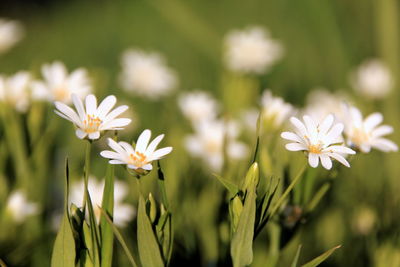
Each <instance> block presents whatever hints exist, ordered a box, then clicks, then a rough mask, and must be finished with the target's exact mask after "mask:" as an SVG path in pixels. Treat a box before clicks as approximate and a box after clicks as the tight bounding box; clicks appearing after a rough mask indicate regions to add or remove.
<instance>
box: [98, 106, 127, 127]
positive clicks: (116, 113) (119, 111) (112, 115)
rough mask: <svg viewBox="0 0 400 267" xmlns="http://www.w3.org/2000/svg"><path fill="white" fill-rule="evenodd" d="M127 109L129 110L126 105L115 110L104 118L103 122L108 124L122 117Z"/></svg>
mask: <svg viewBox="0 0 400 267" xmlns="http://www.w3.org/2000/svg"><path fill="white" fill-rule="evenodd" d="M127 109H128V106H126V105H123V106H119V107H117V108H115V109H114V110H113V111H111V112H110V113H108V115H107V116H106V117H105V118H104V120H103V121H104V123H107V122H109V121H111V120H113V119H115V118H116V117H118V116H119V115H121V114H122V113H123V112H125V111H126V110H127Z"/></svg>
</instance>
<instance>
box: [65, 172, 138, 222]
mask: <svg viewBox="0 0 400 267" xmlns="http://www.w3.org/2000/svg"><path fill="white" fill-rule="evenodd" d="M104 184H105V181H104V180H102V181H98V180H97V179H96V178H94V177H89V181H88V191H89V194H90V198H91V200H92V204H93V210H94V214H95V216H96V219H97V222H99V220H100V215H101V211H100V209H99V207H101V206H102V200H103V192H104ZM84 191H85V186H84V182H83V180H81V181H76V182H74V183H73V184H72V185H71V189H70V196H69V201H70V203H74V204H75V205H77V206H79V205H80V203H82V200H83V195H84ZM127 195H128V185H127V184H126V183H124V182H121V181H118V180H116V181H115V183H114V216H113V218H114V223H115V224H116V225H117V226H120V227H124V226H126V225H127V224H128V222H129V221H130V220H131V219H132V218H133V216H135V213H136V211H135V209H134V208H133V207H132V206H131V205H128V204H123V200H124V198H125V197H126V196H127Z"/></svg>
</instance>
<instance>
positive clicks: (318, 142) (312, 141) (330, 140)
mask: <svg viewBox="0 0 400 267" xmlns="http://www.w3.org/2000/svg"><path fill="white" fill-rule="evenodd" d="M303 120H304V123H303V122H301V121H300V120H298V119H297V118H295V117H292V118H290V121H291V123H292V124H293V125H294V126H295V132H294V133H293V132H283V133H282V134H281V137H282V138H284V139H286V140H289V141H292V142H294V143H289V144H286V149H287V150H290V151H306V152H308V163H309V164H310V166H311V167H313V168H316V167H317V166H318V164H319V161H321V164H322V166H323V167H324V168H325V169H327V170H329V169H331V168H332V160H331V158H332V159H335V160H337V161H339V162H340V163H342V164H343V165H345V166H346V167H350V164H349V163H348V162H347V160H346V159H345V158H344V157H343V155H345V154H355V153H356V152H354V151H353V150H352V149H350V148H348V147H346V146H344V145H338V143H339V142H340V141H339V140H341V139H342V136H341V135H342V132H343V128H344V126H343V124H342V123H337V124H334V123H333V122H334V117H333V115H328V116H327V117H326V118H325V119H324V120H323V122H322V123H321V124H318V123H315V122H314V120H313V119H312V118H311V117H310V116H304V117H303Z"/></svg>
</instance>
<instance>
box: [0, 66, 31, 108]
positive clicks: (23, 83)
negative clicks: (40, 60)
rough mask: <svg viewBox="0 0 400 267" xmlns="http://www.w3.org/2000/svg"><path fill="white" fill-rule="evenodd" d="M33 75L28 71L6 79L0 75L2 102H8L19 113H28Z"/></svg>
mask: <svg viewBox="0 0 400 267" xmlns="http://www.w3.org/2000/svg"><path fill="white" fill-rule="evenodd" d="M30 83H31V75H30V73H29V72H27V71H19V72H17V73H16V74H14V75H12V76H9V77H5V76H2V75H0V102H6V103H8V104H9V105H11V106H12V107H14V108H15V109H16V110H17V111H18V112H26V111H27V110H28V107H29V104H30V92H29V89H30Z"/></svg>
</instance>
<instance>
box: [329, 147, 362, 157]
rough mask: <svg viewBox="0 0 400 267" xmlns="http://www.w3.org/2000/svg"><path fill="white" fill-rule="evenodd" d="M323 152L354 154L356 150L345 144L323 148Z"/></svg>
mask: <svg viewBox="0 0 400 267" xmlns="http://www.w3.org/2000/svg"><path fill="white" fill-rule="evenodd" d="M324 151H325V152H333V153H341V154H351V155H353V154H355V153H356V152H355V151H354V150H353V149H350V148H348V147H346V146H330V147H327V148H326V149H324Z"/></svg>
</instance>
